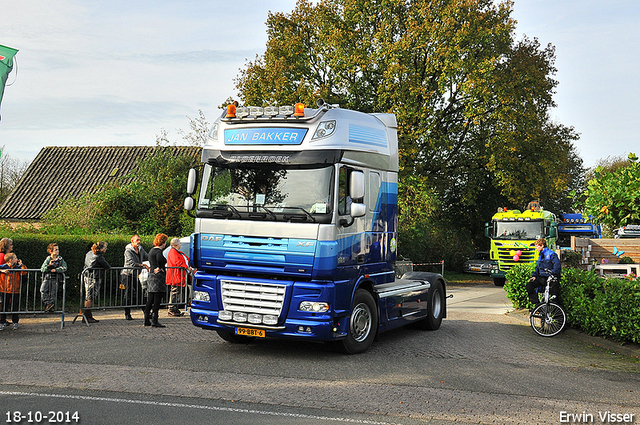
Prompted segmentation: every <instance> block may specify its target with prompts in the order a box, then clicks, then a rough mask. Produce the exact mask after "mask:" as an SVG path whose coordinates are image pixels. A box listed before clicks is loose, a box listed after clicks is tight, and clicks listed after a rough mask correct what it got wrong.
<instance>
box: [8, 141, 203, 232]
mask: <svg viewBox="0 0 640 425" xmlns="http://www.w3.org/2000/svg"><path fill="white" fill-rule="evenodd" d="M155 149H170V150H173V151H175V154H178V153H185V154H191V155H193V156H194V157H197V158H199V157H200V154H201V148H199V147H192V146H169V147H162V148H158V147H155V146H131V147H127V146H101V147H46V148H43V149H42V150H41V151H40V153H39V154H38V156H37V157H36V158H35V159H34V160H33V162H32V163H31V165H29V168H28V169H27V171H26V172H25V174H24V176H22V179H21V180H20V181H19V182H18V184H17V185H16V187H15V188H14V189H13V191H12V192H11V193H10V194H9V196H8V197H7V198H6V199H5V201H4V203H3V204H2V205H1V206H0V219H4V220H40V219H41V218H42V216H43V215H44V214H45V213H46V212H47V211H49V210H50V209H52V208H53V207H55V206H56V204H57V203H58V201H59V200H61V199H64V198H67V197H69V196H74V197H77V196H79V195H81V194H82V193H84V192H95V191H96V189H97V188H98V186H100V185H103V184H105V183H109V182H111V181H113V180H114V179H115V178H118V177H122V176H126V175H127V174H129V173H130V172H131V171H132V170H133V169H134V168H135V167H136V165H137V160H138V159H142V158H146V157H148V156H150V155H151V154H153V152H154V150H155Z"/></svg>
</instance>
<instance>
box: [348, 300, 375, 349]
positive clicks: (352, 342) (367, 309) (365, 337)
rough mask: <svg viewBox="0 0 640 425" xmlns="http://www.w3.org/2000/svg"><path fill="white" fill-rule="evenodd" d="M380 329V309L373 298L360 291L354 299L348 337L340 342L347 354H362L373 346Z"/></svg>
mask: <svg viewBox="0 0 640 425" xmlns="http://www.w3.org/2000/svg"><path fill="white" fill-rule="evenodd" d="M377 328H378V308H377V307H376V302H375V300H374V299H373V296H372V295H371V294H370V293H369V292H368V291H366V290H364V289H358V290H357V291H356V295H355V297H354V298H353V308H352V309H351V317H350V318H349V330H348V331H347V337H346V338H345V339H343V340H342V341H340V342H341V343H342V346H341V348H342V350H343V351H344V352H345V353H347V354H356V353H362V352H363V351H365V350H367V349H368V348H369V347H371V344H373V340H374V338H375V337H376V330H377Z"/></svg>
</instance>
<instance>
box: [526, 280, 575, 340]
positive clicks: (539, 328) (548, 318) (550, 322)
mask: <svg viewBox="0 0 640 425" xmlns="http://www.w3.org/2000/svg"><path fill="white" fill-rule="evenodd" d="M545 271H546V272H547V273H549V276H548V277H547V286H546V287H545V290H544V293H542V299H541V301H542V303H540V304H538V306H536V308H535V309H534V310H533V311H532V312H531V314H530V315H529V321H530V322H531V328H533V330H534V332H535V333H537V334H538V335H540V336H545V337H551V336H555V335H558V334H559V333H560V332H562V330H563V329H564V327H565V325H566V324H567V313H565V311H564V309H563V308H562V307H561V306H560V305H558V304H556V303H554V302H552V301H553V300H554V299H555V298H556V296H555V295H551V296H550V295H549V288H550V287H551V284H552V283H554V282H557V280H558V279H557V278H556V277H555V276H553V275H552V274H551V271H550V270H545Z"/></svg>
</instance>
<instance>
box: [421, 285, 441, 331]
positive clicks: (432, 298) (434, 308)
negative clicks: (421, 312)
mask: <svg viewBox="0 0 640 425" xmlns="http://www.w3.org/2000/svg"><path fill="white" fill-rule="evenodd" d="M427 305H428V307H427V317H425V318H424V319H422V320H420V321H419V322H417V323H416V324H415V325H416V328H418V329H422V330H426V331H435V330H436V329H438V328H440V324H441V323H442V318H443V317H444V312H445V308H446V305H445V297H444V287H443V286H442V282H441V281H439V280H436V281H435V282H434V283H433V284H432V285H431V289H429V296H428V297H427Z"/></svg>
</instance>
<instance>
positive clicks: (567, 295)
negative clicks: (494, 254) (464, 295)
mask: <svg viewBox="0 0 640 425" xmlns="http://www.w3.org/2000/svg"><path fill="white" fill-rule="evenodd" d="M533 267H534V265H533V264H519V265H517V266H515V267H513V268H512V269H511V270H509V271H508V272H507V282H506V283H505V286H504V288H505V290H506V291H507V297H508V298H509V299H510V300H511V302H512V304H513V306H514V307H515V308H530V307H532V306H531V305H530V303H529V298H528V296H527V290H526V283H527V280H529V277H531V273H532V271H533ZM560 297H561V301H562V305H563V306H564V308H565V310H566V312H567V320H568V322H569V324H570V325H571V326H574V327H578V328H580V329H582V330H583V331H585V332H587V333H588V334H589V335H594V336H596V335H599V336H605V337H613V338H615V339H617V340H620V341H631V342H635V343H640V281H639V280H638V279H637V277H636V276H629V278H628V279H626V278H625V279H617V278H602V277H600V276H599V275H597V274H596V273H594V272H591V271H584V270H579V269H575V268H564V269H563V270H562V278H561V280H560Z"/></svg>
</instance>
